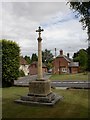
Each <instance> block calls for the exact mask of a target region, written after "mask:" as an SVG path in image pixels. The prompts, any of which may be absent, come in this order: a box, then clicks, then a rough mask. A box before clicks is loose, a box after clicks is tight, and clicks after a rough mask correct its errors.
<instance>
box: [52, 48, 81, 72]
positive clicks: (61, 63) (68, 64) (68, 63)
mask: <svg viewBox="0 0 90 120" xmlns="http://www.w3.org/2000/svg"><path fill="white" fill-rule="evenodd" d="M78 72H79V63H78V62H73V61H72V60H71V59H70V58H69V54H67V56H65V55H63V50H60V55H58V56H57V57H56V58H55V59H54V60H53V69H52V73H53V74H62V73H78Z"/></svg>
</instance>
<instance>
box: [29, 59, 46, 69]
mask: <svg viewBox="0 0 90 120" xmlns="http://www.w3.org/2000/svg"><path fill="white" fill-rule="evenodd" d="M33 64H35V65H37V66H38V61H34V62H32V63H31V64H30V66H31V65H33ZM42 67H44V68H45V67H46V65H45V64H44V63H42Z"/></svg>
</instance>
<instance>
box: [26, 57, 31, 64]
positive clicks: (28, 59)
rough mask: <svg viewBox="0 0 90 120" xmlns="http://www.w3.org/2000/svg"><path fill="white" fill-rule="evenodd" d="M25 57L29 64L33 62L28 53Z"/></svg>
mask: <svg viewBox="0 0 90 120" xmlns="http://www.w3.org/2000/svg"><path fill="white" fill-rule="evenodd" d="M24 59H25V60H26V61H27V63H28V64H30V63H31V59H30V57H29V56H27V55H26V56H25V57H24Z"/></svg>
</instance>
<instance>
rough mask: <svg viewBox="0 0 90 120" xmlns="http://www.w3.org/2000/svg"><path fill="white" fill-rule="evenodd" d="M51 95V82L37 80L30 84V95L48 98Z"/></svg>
mask: <svg viewBox="0 0 90 120" xmlns="http://www.w3.org/2000/svg"><path fill="white" fill-rule="evenodd" d="M50 93H51V84H50V80H35V81H31V82H30V83H29V95H41V96H47V95H48V94H50Z"/></svg>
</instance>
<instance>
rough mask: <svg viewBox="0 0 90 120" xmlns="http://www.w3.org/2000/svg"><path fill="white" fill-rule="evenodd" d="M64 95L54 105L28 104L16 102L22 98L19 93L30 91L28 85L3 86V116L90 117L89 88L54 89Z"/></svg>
mask: <svg viewBox="0 0 90 120" xmlns="http://www.w3.org/2000/svg"><path fill="white" fill-rule="evenodd" d="M53 91H54V92H56V93H57V94H59V95H62V96H64V99H63V100H62V101H59V102H58V103H57V104H55V105H54V106H30V105H28V106H26V105H21V104H17V103H14V100H16V99H18V98H20V96H18V95H25V94H27V93H28V88H27V87H23V88H22V87H10V88H3V103H2V106H3V109H2V116H3V118H77V117H78V118H87V117H88V90H84V89H82V90H78V89H76V90H74V89H71V90H59V89H53Z"/></svg>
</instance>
